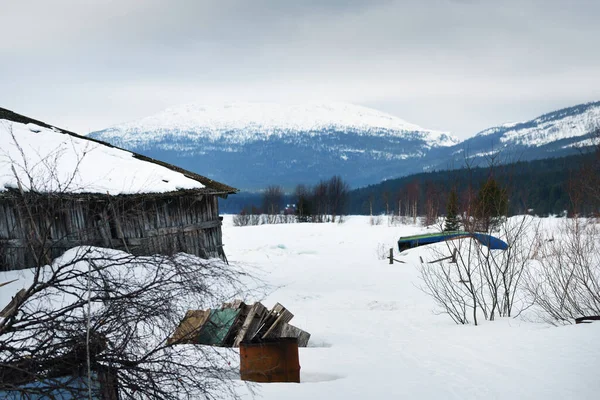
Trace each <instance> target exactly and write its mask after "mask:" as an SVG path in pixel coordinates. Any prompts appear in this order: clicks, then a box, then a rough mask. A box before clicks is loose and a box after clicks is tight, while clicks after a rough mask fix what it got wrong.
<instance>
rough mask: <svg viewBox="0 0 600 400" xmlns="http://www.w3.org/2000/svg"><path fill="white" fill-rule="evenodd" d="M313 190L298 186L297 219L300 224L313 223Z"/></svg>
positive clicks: (296, 192)
mask: <svg viewBox="0 0 600 400" xmlns="http://www.w3.org/2000/svg"><path fill="white" fill-rule="evenodd" d="M311 192H312V190H311V189H310V188H309V187H306V186H305V185H298V186H296V190H295V192H294V195H295V197H296V218H297V220H298V222H312V213H313V206H312V193H311Z"/></svg>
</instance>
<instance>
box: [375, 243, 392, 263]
mask: <svg viewBox="0 0 600 400" xmlns="http://www.w3.org/2000/svg"><path fill="white" fill-rule="evenodd" d="M388 251H389V249H388V247H387V246H386V245H385V243H377V249H376V250H375V253H376V254H377V259H378V260H385V259H386V258H387V257H388Z"/></svg>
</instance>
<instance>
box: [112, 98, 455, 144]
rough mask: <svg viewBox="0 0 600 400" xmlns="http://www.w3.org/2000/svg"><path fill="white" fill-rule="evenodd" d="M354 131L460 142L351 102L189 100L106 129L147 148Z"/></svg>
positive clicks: (128, 142) (124, 141)
mask: <svg viewBox="0 0 600 400" xmlns="http://www.w3.org/2000/svg"><path fill="white" fill-rule="evenodd" d="M331 132H352V133H355V134H358V135H374V136H383V135H390V136H396V137H403V136H404V135H406V134H407V133H410V134H411V135H412V136H415V135H417V136H418V137H419V138H421V139H423V140H424V141H426V142H427V144H428V145H429V146H431V147H439V146H450V145H453V144H456V143H457V142H458V140H457V139H456V138H454V137H452V136H451V135H449V134H447V133H443V132H436V131H431V130H427V129H423V128H421V127H420V126H417V125H414V124H411V123H408V122H406V121H403V120H402V119H400V118H397V117H394V116H392V115H389V114H385V113H382V112H380V111H377V110H373V109H370V108H366V107H361V106H356V105H352V104H345V103H332V104H309V105H283V104H275V103H231V104H224V105H219V106H203V105H197V104H188V105H182V106H178V107H172V108H169V109H166V110H164V111H162V112H160V113H158V114H156V115H153V116H150V117H147V118H143V119H141V120H138V121H133V122H128V123H124V124H120V125H116V126H113V127H110V128H108V129H106V130H104V131H103V135H102V137H103V138H104V139H106V140H109V141H110V140H111V139H117V140H118V141H119V142H120V143H122V144H124V145H133V146H143V145H144V144H145V143H150V142H153V141H159V140H161V139H163V138H164V137H165V136H166V135H169V134H177V135H179V136H185V137H188V138H190V139H194V138H198V137H201V138H205V139H209V140H211V141H226V142H228V143H238V144H239V143H245V142H249V141H257V140H268V138H269V137H271V136H278V137H282V136H294V135H310V136H316V135H319V134H328V133H331Z"/></svg>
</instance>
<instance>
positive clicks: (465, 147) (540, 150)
mask: <svg viewBox="0 0 600 400" xmlns="http://www.w3.org/2000/svg"><path fill="white" fill-rule="evenodd" d="M595 128H600V101H597V102H590V103H585V104H579V105H576V106H573V107H568V108H563V109H560V110H557V111H553V112H550V113H547V114H544V115H541V116H539V117H537V118H535V119H533V120H531V121H524V122H512V123H506V124H503V125H500V126H495V127H493V128H488V129H485V130H483V131H481V132H479V133H477V134H476V135H475V136H473V137H471V138H469V139H466V140H464V141H463V142H461V143H459V144H457V145H455V146H453V147H450V148H448V149H447V150H448V151H450V153H451V154H450V155H448V156H446V157H443V158H441V159H440V160H438V162H437V163H433V164H432V165H433V168H436V169H440V168H443V167H444V166H447V165H448V164H449V163H452V164H454V165H456V164H457V163H459V164H458V165H460V162H463V163H464V160H465V157H466V158H468V159H470V160H471V161H474V162H475V163H478V162H479V164H481V163H485V162H486V161H490V158H491V157H493V158H495V162H500V163H504V162H511V161H527V160H535V159H542V158H550V157H560V156H564V155H569V154H574V153H576V152H578V151H581V149H582V148H584V147H586V146H590V145H591V144H592V140H591V139H592V138H591V136H590V133H591V132H592V131H593V130H594V129H595Z"/></svg>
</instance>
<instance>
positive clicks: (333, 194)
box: [327, 175, 350, 222]
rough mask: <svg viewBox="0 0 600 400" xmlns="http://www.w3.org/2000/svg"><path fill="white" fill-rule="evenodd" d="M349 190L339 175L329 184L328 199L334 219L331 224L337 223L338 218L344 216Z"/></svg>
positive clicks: (332, 178)
mask: <svg viewBox="0 0 600 400" xmlns="http://www.w3.org/2000/svg"><path fill="white" fill-rule="evenodd" d="M349 190H350V186H349V185H348V183H346V182H344V180H343V179H342V177H341V176H339V175H335V176H333V177H331V179H330V180H329V182H327V197H328V204H329V207H330V212H331V218H332V220H331V222H335V217H336V216H341V215H343V214H344V212H345V208H346V203H347V201H348V192H349Z"/></svg>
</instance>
